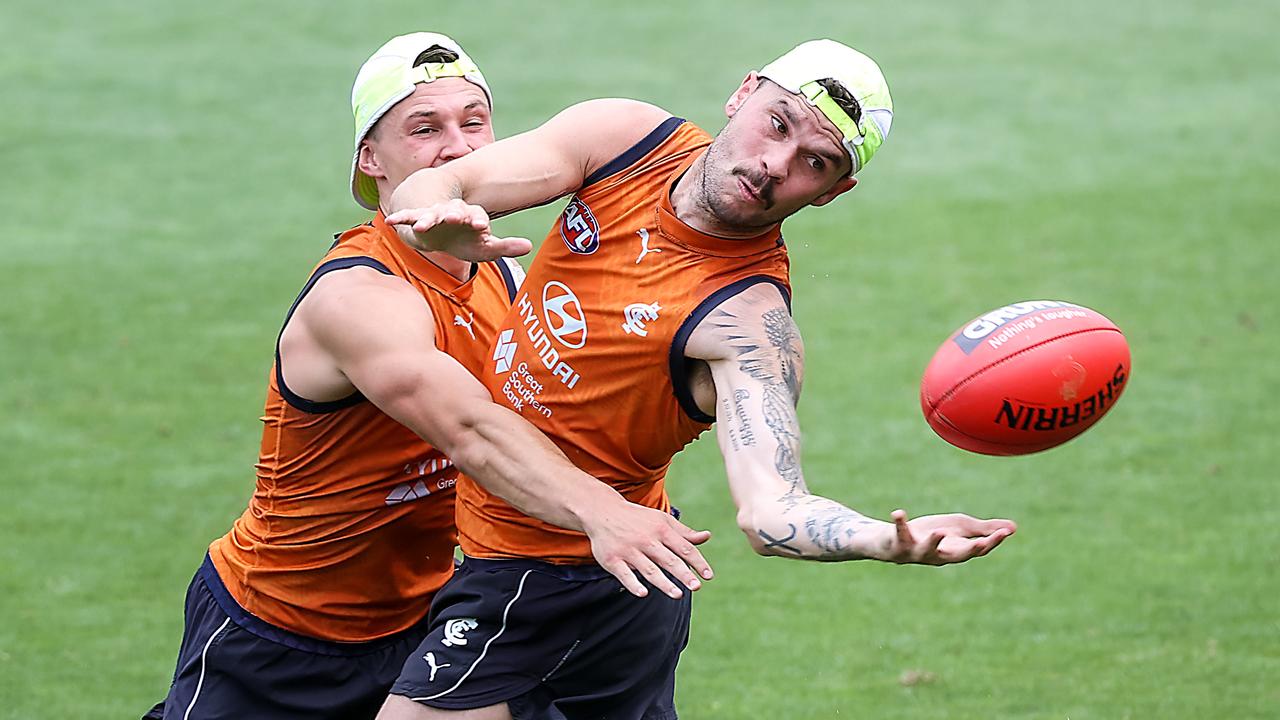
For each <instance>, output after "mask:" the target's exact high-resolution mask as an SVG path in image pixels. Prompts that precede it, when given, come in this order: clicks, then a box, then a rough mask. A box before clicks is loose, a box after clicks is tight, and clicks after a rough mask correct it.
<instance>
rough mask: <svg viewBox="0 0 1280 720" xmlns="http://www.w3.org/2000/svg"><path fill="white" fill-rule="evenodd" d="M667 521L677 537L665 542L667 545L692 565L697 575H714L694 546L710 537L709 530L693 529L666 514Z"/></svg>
mask: <svg viewBox="0 0 1280 720" xmlns="http://www.w3.org/2000/svg"><path fill="white" fill-rule="evenodd" d="M667 522H668V524H669V525H670V526H671V528H672V529H673V530H675V531H676V533H677V539H676V540H674V541H671V542H667V543H666V545H667V547H669V548H671V549H672V551H674V552H675V553H676V554H678V555H679V556H680V558H681V559H682V560H684V562H685V564H687V565H688V566H689V567H692V568H693V569H694V570H695V571H697V573H698V574H699V575H701V576H702V577H704V578H706V579H707V580H710V579H711V578H713V577H715V572H713V571H712V570H711V563H709V562H707V559H706V558H705V557H703V556H702V551H701V550H699V549H698V548H696V547H694V545H701V544H702V543H704V542H706V541H708V540H710V539H711V531H710V530H694V529H693V528H691V527H689V526H688V525H685V524H684V523H682V522H680V521H679V520H677V519H675V518H673V517H671V516H670V515H667Z"/></svg>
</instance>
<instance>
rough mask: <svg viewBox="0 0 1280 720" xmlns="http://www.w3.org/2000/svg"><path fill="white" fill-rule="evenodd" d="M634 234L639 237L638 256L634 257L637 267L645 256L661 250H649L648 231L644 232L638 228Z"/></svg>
mask: <svg viewBox="0 0 1280 720" xmlns="http://www.w3.org/2000/svg"><path fill="white" fill-rule="evenodd" d="M636 234H637V235H639V236H640V254H639V255H638V256H637V257H636V264H637V265H639V264H640V261H641V260H643V259H644V256H645V255H648V254H649V253H660V252H662V248H653V249H652V250H650V249H649V231H648V230H645V229H644V228H640V229H639V230H637V231H636Z"/></svg>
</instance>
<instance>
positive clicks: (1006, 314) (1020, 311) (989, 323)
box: [952, 300, 1088, 355]
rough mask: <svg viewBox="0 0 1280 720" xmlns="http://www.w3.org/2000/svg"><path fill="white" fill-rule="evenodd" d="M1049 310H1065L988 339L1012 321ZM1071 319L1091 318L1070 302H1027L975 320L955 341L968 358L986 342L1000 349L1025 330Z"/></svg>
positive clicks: (1009, 328) (1025, 322) (1006, 306)
mask: <svg viewBox="0 0 1280 720" xmlns="http://www.w3.org/2000/svg"><path fill="white" fill-rule="evenodd" d="M1048 308H1064V310H1063V311H1062V312H1060V313H1044V314H1043V315H1039V316H1037V317H1034V318H1027V319H1026V320H1024V321H1020V322H1016V323H1014V324H1013V325H1011V326H1009V327H1007V328H1005V329H1004V330H1003V331H1002V332H1000V333H999V334H998V335H996V336H994V337H991V338H990V339H988V336H989V335H991V334H992V333H994V332H995V331H996V330H1000V328H1001V327H1003V326H1004V325H1005V324H1006V323H1008V322H1009V321H1011V320H1018V319H1019V318H1021V317H1023V316H1024V315H1029V314H1031V313H1033V312H1036V311H1037V310H1045V309H1048ZM1070 317H1088V315H1087V313H1085V312H1084V310H1083V309H1081V308H1080V306H1079V305H1074V304H1072V303H1068V302H1060V301H1058V300H1028V301H1027V302H1020V303H1014V304H1013V305H1005V306H1004V307H1002V308H999V309H996V310H992V311H991V312H989V313H987V314H986V315H983V316H982V317H980V318H978V319H977V320H974V321H973V322H971V323H969V324H968V325H966V326H965V328H964V329H963V330H961V331H960V334H959V335H956V336H955V337H954V338H952V340H954V341H955V343H956V345H959V346H960V349H961V350H962V351H964V354H965V355H968V354H970V353H972V352H973V350H974V348H976V347H978V345H979V344H981V343H982V341H983V340H987V342H988V344H989V345H991V347H1000V346H1001V345H1003V344H1004V343H1005V341H1007V340H1008V339H1009V338H1011V337H1013V336H1014V335H1017V334H1018V333H1020V332H1022V331H1023V330H1029V329H1031V328H1033V327H1035V326H1037V325H1039V324H1040V323H1042V322H1046V321H1048V320H1056V319H1058V318H1070Z"/></svg>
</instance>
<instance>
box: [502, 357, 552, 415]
mask: <svg viewBox="0 0 1280 720" xmlns="http://www.w3.org/2000/svg"><path fill="white" fill-rule="evenodd" d="M502 394H503V396H504V397H506V398H507V402H509V403H511V407H513V408H515V410H516V412H518V413H523V412H524V409H525V408H526V407H528V408H529V409H531V410H533V411H534V412H537V413H541V414H542V416H543V417H551V408H549V407H547V406H546V405H543V404H542V403H541V402H539V401H538V396H539V395H541V394H542V383H540V382H538V378H536V377H534V376H533V373H531V372H529V363H524V362H522V363H520V364H519V365H517V366H516V370H515V372H513V373H511V374H510V375H508V376H507V381H506V382H505V383H503V384H502Z"/></svg>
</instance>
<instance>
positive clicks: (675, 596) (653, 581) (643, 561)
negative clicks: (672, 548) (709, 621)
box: [631, 546, 696, 600]
mask: <svg viewBox="0 0 1280 720" xmlns="http://www.w3.org/2000/svg"><path fill="white" fill-rule="evenodd" d="M659 547H661V546H659ZM663 549H664V550H665V548H663ZM668 554H670V553H668ZM631 567H632V568H634V569H635V570H636V571H637V572H639V573H640V574H641V575H643V576H644V579H646V580H648V581H649V584H650V585H652V586H654V587H655V588H657V589H658V591H659V592H662V593H664V594H666V595H667V597H669V598H671V599H672V600H679V599H680V598H681V597H682V596H683V595H684V593H683V592H681V591H680V588H678V587H676V584H675V583H673V582H671V578H669V577H667V576H666V574H664V573H663V572H662V569H661V568H659V567H658V566H657V565H656V564H654V562H653V560H652V559H651V558H650V557H649V556H648V555H641V556H640V557H639V558H637V559H636V560H635V562H632V563H631ZM695 579H696V578H695Z"/></svg>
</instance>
